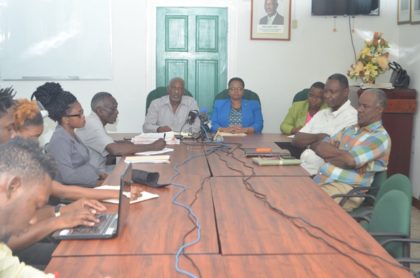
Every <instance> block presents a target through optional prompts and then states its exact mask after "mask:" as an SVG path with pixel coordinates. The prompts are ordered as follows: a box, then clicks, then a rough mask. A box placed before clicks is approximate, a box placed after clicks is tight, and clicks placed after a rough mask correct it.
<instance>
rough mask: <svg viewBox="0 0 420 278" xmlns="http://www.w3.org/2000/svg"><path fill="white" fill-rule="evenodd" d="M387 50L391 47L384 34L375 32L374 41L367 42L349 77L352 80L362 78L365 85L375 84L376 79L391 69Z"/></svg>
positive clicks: (352, 66) (349, 72)
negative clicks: (383, 36)
mask: <svg viewBox="0 0 420 278" xmlns="http://www.w3.org/2000/svg"><path fill="white" fill-rule="evenodd" d="M387 48H389V45H388V42H387V41H386V40H385V39H383V38H382V33H379V32H375V33H374V35H373V39H372V40H367V41H365V47H364V48H363V49H362V51H360V53H359V57H358V58H357V61H356V63H355V64H353V65H351V67H350V69H349V70H348V72H347V75H348V76H349V77H350V78H352V79H357V78H361V79H362V81H363V82H364V83H375V79H376V77H378V75H379V74H381V73H383V72H385V71H386V70H388V69H389V66H388V62H389V60H388V57H389V53H388V52H387V51H386V49H387Z"/></svg>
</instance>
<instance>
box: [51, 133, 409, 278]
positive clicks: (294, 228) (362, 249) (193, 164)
mask: <svg viewBox="0 0 420 278" xmlns="http://www.w3.org/2000/svg"><path fill="white" fill-rule="evenodd" d="M289 140H290V138H287V137H285V136H282V135H279V134H263V135H252V136H246V137H229V138H225V140H224V142H223V143H222V144H213V143H199V142H193V141H185V142H181V144H179V145H173V146H169V147H173V148H174V152H173V153H171V158H170V163H169V164H140V163H135V164H133V168H135V169H142V170H145V171H153V172H159V173H160V179H159V182H160V183H164V182H168V183H170V184H171V185H169V186H168V187H166V188H161V189H156V188H150V187H146V186H143V185H136V186H140V187H141V188H142V190H145V191H148V192H152V193H156V194H158V195H159V198H156V199H152V200H147V201H144V202H140V203H135V204H132V205H130V211H129V215H128V219H127V223H126V225H125V226H124V228H123V230H122V231H121V233H120V234H119V235H118V237H116V238H114V239H107V240H66V241H62V242H61V243H60V244H59V245H58V247H57V249H56V250H55V251H54V253H53V258H52V259H51V261H50V263H49V265H48V267H47V269H46V271H47V272H52V273H58V275H59V277H60V278H62V277H185V275H184V274H182V273H181V272H182V271H185V272H188V273H189V274H190V275H191V277H349V276H358V277H410V273H409V272H408V271H406V270H405V269H403V268H402V267H400V266H399V264H398V262H397V261H396V260H394V259H393V258H392V257H391V256H390V255H388V253H387V252H386V251H385V250H384V249H383V248H382V247H381V246H380V245H379V244H378V243H377V242H376V240H375V239H373V238H372V237H371V236H370V235H369V234H368V233H367V232H366V231H365V230H364V229H363V228H362V227H361V226H360V225H359V224H358V223H357V222H355V221H354V220H353V219H352V218H351V217H350V216H349V215H348V214H347V213H346V212H345V211H344V210H343V209H342V208H340V207H339V206H338V205H337V204H336V203H335V202H334V201H333V200H332V199H331V198H330V197H329V196H328V195H326V194H325V193H324V192H323V191H322V190H321V189H320V188H319V186H317V185H316V184H315V183H314V182H313V181H312V179H311V178H310V177H309V174H308V173H307V172H306V171H305V170H304V169H303V168H301V167H300V166H299V165H294V166H257V165H255V164H253V163H252V161H251V159H250V158H247V157H246V156H245V155H244V151H243V149H244V148H255V147H270V148H272V149H273V151H284V150H280V148H279V147H278V146H277V145H276V144H274V142H277V141H289ZM124 167H125V165H124V159H121V160H120V161H119V162H118V164H117V165H116V167H115V169H114V171H113V172H112V173H111V174H110V175H109V177H108V178H107V180H106V181H105V183H106V184H118V183H119V176H120V174H121V173H122V171H123V169H124ZM176 194H179V195H178V196H177V198H176V200H177V201H178V202H181V203H182V204H184V206H186V207H190V208H191V210H192V212H193V214H194V215H195V216H196V219H197V221H195V220H194V217H191V215H189V214H188V211H187V209H186V208H185V207H183V206H179V205H176V204H175V202H174V200H173V199H174V197H175V196H176ZM194 241H197V242H196V243H195V244H192V245H191V246H188V247H186V248H184V249H182V248H181V246H183V245H186V244H188V243H191V242H194ZM176 266H178V268H179V272H177V270H176Z"/></svg>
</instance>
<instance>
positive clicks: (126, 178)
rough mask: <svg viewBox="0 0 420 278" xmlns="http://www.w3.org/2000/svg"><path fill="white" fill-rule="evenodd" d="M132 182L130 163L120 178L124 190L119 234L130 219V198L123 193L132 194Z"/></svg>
mask: <svg viewBox="0 0 420 278" xmlns="http://www.w3.org/2000/svg"><path fill="white" fill-rule="evenodd" d="M132 183H133V181H132V165H131V163H128V164H127V165H126V167H125V170H124V172H123V173H122V175H121V178H120V186H121V187H122V188H123V190H120V198H119V199H120V200H119V201H120V205H119V207H118V226H117V234H119V232H120V229H122V227H123V226H124V224H125V222H126V221H127V217H128V210H129V209H130V198H128V197H127V196H126V195H125V194H123V191H125V192H131V184H132Z"/></svg>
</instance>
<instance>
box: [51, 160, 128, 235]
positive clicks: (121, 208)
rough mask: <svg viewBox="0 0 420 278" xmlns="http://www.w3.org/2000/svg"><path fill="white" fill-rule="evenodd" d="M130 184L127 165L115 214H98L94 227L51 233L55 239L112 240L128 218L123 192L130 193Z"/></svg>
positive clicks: (80, 227) (125, 198)
mask: <svg viewBox="0 0 420 278" xmlns="http://www.w3.org/2000/svg"><path fill="white" fill-rule="evenodd" d="M131 184H132V165H131V163H129V164H127V165H126V167H125V169H124V172H123V174H122V175H121V179H120V194H119V202H118V210H117V212H116V213H104V214H98V215H97V218H98V219H100V222H99V223H97V224H96V225H95V226H77V227H75V228H72V229H63V230H60V231H56V232H55V233H53V235H52V236H53V238H55V239H60V240H61V239H101V238H113V237H115V236H117V235H118V233H119V232H120V231H121V229H122V228H123V225H124V224H125V221H126V219H127V217H128V210H129V207H130V199H129V198H127V197H126V196H125V195H124V194H123V192H124V191H128V192H130V191H131Z"/></svg>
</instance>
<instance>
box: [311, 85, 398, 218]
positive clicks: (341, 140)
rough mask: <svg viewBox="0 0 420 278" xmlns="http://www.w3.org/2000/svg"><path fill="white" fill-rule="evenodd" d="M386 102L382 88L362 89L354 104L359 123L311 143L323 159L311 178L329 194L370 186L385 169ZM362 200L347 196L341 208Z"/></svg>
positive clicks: (388, 146)
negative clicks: (374, 178) (356, 105)
mask: <svg viewBox="0 0 420 278" xmlns="http://www.w3.org/2000/svg"><path fill="white" fill-rule="evenodd" d="M385 106H386V95H385V93H384V92H383V91H382V90H378V89H369V90H366V91H364V92H363V93H362V95H361V96H360V98H359V107H358V108H357V112H358V114H357V117H358V124H357V125H353V126H350V127H347V128H344V129H343V130H342V131H340V132H339V133H338V134H336V135H334V136H332V137H328V136H327V137H325V138H324V140H322V141H320V142H316V143H313V144H311V148H312V149H313V150H314V151H315V152H316V154H317V155H319V156H320V157H322V158H324V159H325V161H326V163H325V164H324V165H322V167H321V168H320V172H319V174H318V175H317V176H316V177H315V178H314V180H315V182H317V183H318V184H320V185H321V188H322V189H323V190H324V191H325V192H326V193H327V194H328V195H330V196H332V195H335V194H345V193H348V192H349V191H350V190H352V189H353V188H354V187H358V186H363V187H369V186H370V185H371V183H372V181H373V177H374V175H375V173H376V172H382V171H384V170H386V169H387V165H388V160H389V154H390V152H391V138H390V137H389V135H388V133H387V131H386V130H385V128H384V127H383V125H382V112H383V111H384V109H385ZM335 200H336V201H337V202H339V201H340V200H339V199H335ZM362 201H363V198H350V200H349V201H347V202H346V204H345V205H344V209H346V210H352V209H354V208H356V207H358V206H359V205H360V203H361V202H362Z"/></svg>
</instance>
